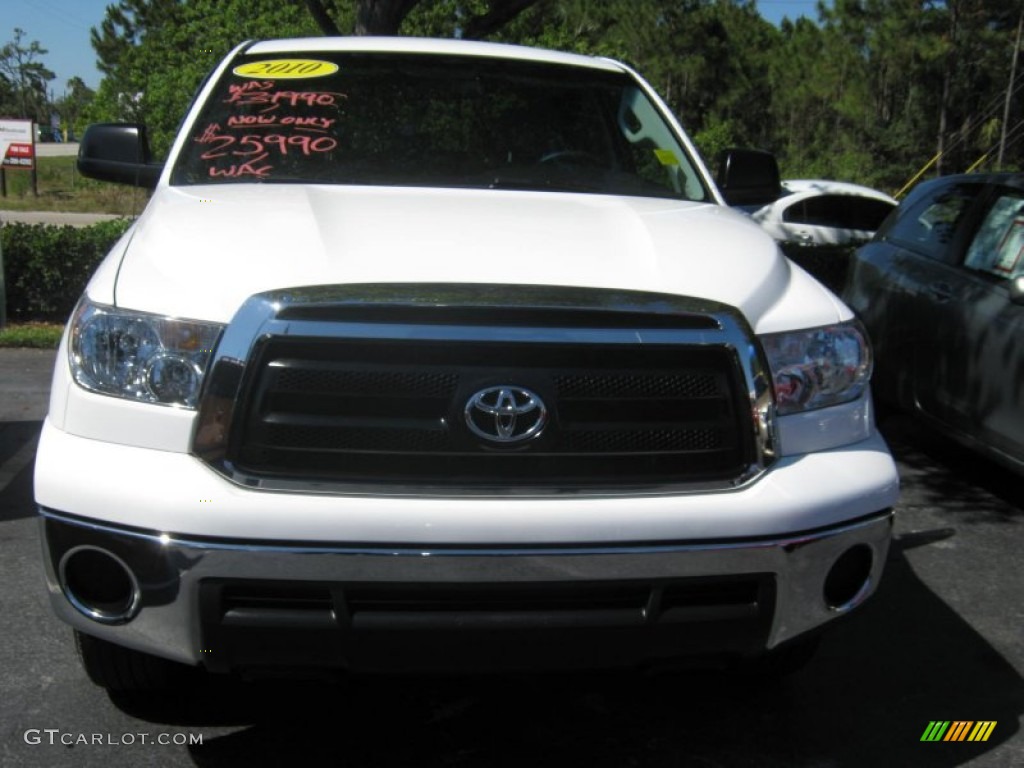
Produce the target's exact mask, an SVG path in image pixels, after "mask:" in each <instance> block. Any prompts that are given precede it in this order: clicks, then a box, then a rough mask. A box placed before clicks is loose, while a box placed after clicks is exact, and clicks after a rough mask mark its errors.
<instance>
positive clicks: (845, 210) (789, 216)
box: [752, 179, 897, 293]
mask: <svg viewBox="0 0 1024 768" xmlns="http://www.w3.org/2000/svg"><path fill="white" fill-rule="evenodd" d="M780 190H781V196H780V197H779V198H778V199H776V200H775V201H773V202H771V203H769V204H767V205H764V206H761V207H760V208H758V209H756V210H755V211H754V212H753V213H752V216H753V218H754V220H755V221H756V222H757V223H758V224H760V225H761V226H762V227H763V228H764V229H765V231H766V232H768V234H770V235H771V236H772V237H773V238H775V239H776V240H777V241H778V242H779V245H780V247H781V248H782V250H783V252H784V253H785V254H786V255H787V256H788V257H789V258H790V259H792V260H793V261H795V262H796V263H797V264H799V265H800V266H801V267H803V268H804V269H806V270H807V271H808V272H810V273H811V274H812V275H814V276H815V277H816V278H818V279H819V280H820V281H821V282H822V283H824V284H825V285H826V286H828V287H829V288H830V289H831V290H832V291H833V292H835V293H840V292H842V290H843V285H844V283H845V282H846V274H847V270H848V267H849V263H850V252H851V250H852V249H853V248H854V247H856V246H857V245H859V244H861V243H864V242H867V241H868V240H869V239H871V236H872V235H873V234H874V233H875V231H876V230H877V229H878V227H879V226H880V225H881V224H882V222H883V221H884V220H885V218H886V217H887V216H888V215H889V214H890V213H892V212H893V211H894V210H895V209H896V205H897V203H896V200H894V199H893V198H892V197H890V196H889V195H887V194H885V193H884V192H879V191H878V190H876V189H871V188H870V187H864V186H861V185H859V184H848V183H845V182H841V181H826V180H805V179H789V180H785V181H783V182H781V185H780Z"/></svg>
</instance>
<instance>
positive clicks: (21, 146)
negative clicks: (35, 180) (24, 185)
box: [3, 142, 36, 171]
mask: <svg viewBox="0 0 1024 768" xmlns="http://www.w3.org/2000/svg"><path fill="white" fill-rule="evenodd" d="M35 161H36V153H35V147H34V146H32V145H31V144H25V143H21V142H12V143H11V144H8V145H7V154H6V155H4V162H3V167H4V168H21V169H23V170H29V171H30V170H32V167H33V166H34V165H35Z"/></svg>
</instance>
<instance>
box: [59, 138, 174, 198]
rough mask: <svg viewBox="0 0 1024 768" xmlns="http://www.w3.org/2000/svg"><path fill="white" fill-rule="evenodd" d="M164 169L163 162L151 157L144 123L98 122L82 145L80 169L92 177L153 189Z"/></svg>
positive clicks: (79, 150)
mask: <svg viewBox="0 0 1024 768" xmlns="http://www.w3.org/2000/svg"><path fill="white" fill-rule="evenodd" d="M162 171H163V164H162V163H153V162H152V161H151V160H150V152H149V142H148V141H147V140H146V128H145V126H142V125H137V124H134V123H96V124H94V125H90V126H89V127H88V128H87V129H86V131H85V135H84V136H82V140H81V142H80V143H79V146H78V172H79V173H81V174H82V175H83V176H86V177H88V178H90V179H98V180H99V181H112V182H115V183H117V184H131V185H133V186H136V187H144V188H146V189H153V188H154V187H155V186H156V184H157V181H159V179H160V174H161V172H162Z"/></svg>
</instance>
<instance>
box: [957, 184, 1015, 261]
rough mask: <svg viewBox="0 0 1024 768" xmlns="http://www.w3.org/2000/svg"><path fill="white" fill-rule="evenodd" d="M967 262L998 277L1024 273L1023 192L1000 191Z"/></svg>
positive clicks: (968, 253)
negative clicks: (1002, 193) (1005, 192)
mask: <svg viewBox="0 0 1024 768" xmlns="http://www.w3.org/2000/svg"><path fill="white" fill-rule="evenodd" d="M964 264H965V265H966V266H967V267H969V268H970V269H977V270H980V271H982V272H987V273H988V274H990V275H996V276H997V277H1007V278H1009V277H1017V276H1018V275H1022V274H1024V196H1022V195H1021V194H1020V193H1017V192H1015V193H1008V194H1004V195H1000V197H999V198H998V199H997V200H996V202H995V203H994V204H993V206H992V207H991V208H990V209H989V211H988V214H987V215H986V216H985V220H984V221H982V223H981V226H980V227H979V228H978V233H977V234H976V235H975V236H974V240H972V241H971V245H970V248H968V249H967V258H966V259H965V261H964Z"/></svg>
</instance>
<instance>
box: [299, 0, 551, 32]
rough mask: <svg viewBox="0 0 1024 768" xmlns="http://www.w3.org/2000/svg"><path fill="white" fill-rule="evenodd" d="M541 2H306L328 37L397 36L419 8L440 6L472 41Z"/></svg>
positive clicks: (370, 0) (430, 0)
mask: <svg viewBox="0 0 1024 768" xmlns="http://www.w3.org/2000/svg"><path fill="white" fill-rule="evenodd" d="M538 2H539V0H489V2H487V3H486V4H485V5H484V7H482V8H481V7H479V6H480V5H481V3H479V2H459V3H457V2H446V1H445V0H336V1H335V2H333V3H332V2H330V0H305V4H306V8H307V9H308V11H309V13H310V16H312V18H313V20H314V21H315V22H316V24H317V26H318V27H319V28H320V31H321V32H323V34H325V35H330V36H337V35H341V34H343V32H342V30H343V29H351V31H352V34H355V35H397V34H398V32H399V30H400V29H401V27H402V24H403V22H404V21H405V19H406V17H408V16H409V14H410V13H411V12H412V11H413V10H414V9H417V7H418V6H419V7H420V9H421V10H425V12H427V13H429V12H430V10H432V9H433V8H436V7H438V6H440V7H444V8H445V10H446V12H447V14H448V16H449V20H450V22H451V25H450V26H451V29H452V30H454V29H456V28H458V30H459V35H458V36H460V37H463V38H466V39H468V40H479V39H482V38H485V37H490V36H491V35H493V34H494V33H495V32H497V31H498V30H499V29H501V28H502V27H504V26H505V25H506V24H508V23H510V22H511V21H512V20H513V19H515V18H516V17H517V16H518V15H519V14H521V13H522V12H523V11H525V10H526V9H527V8H530V7H531V6H533V5H536V4H537V3H538ZM335 17H336V18H338V19H341V20H343V21H342V23H338V21H336V20H335Z"/></svg>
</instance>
